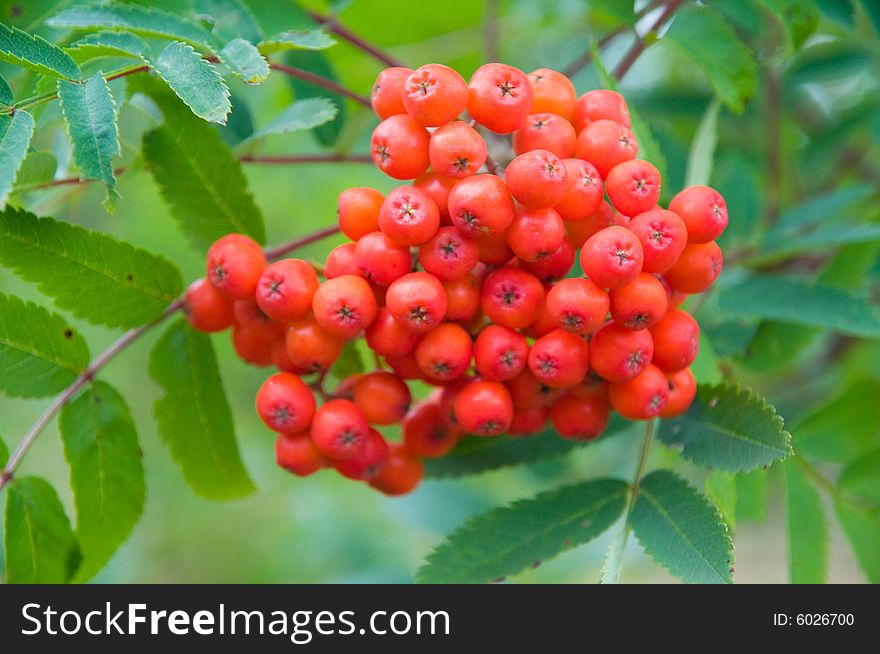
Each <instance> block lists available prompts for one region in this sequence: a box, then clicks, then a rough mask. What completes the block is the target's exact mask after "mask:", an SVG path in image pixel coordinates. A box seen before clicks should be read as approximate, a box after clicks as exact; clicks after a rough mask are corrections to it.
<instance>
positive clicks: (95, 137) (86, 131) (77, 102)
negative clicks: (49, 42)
mask: <svg viewBox="0 0 880 654" xmlns="http://www.w3.org/2000/svg"><path fill="white" fill-rule="evenodd" d="M58 97H59V98H60V99H61V111H62V113H63V114H64V120H65V121H66V123H67V134H68V136H69V137H70V141H71V143H73V160H74V162H75V163H76V166H77V168H78V169H79V176H80V178H81V179H94V180H97V181H99V182H101V183H102V184H104V186H105V187H107V199H106V201H105V206H106V207H107V210H108V211H111V212H112V210H113V208H114V207H115V205H116V198H118V197H119V194H118V193H117V192H116V176H115V175H114V174H113V157H117V156H119V132H118V131H117V129H116V103H115V102H114V101H113V95H111V93H110V87H109V86H107V82H106V81H105V80H104V74H103V73H102V72H101V71H98V72H97V73H95V74H94V75H92V76H91V77H90V78H89V79H88V80H86V82H85V84H74V83H72V82H65V81H64V80H59V81H58Z"/></svg>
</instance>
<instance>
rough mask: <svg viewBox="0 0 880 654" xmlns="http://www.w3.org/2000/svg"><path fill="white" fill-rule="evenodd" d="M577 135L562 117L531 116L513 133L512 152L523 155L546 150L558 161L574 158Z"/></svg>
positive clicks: (544, 114)
mask: <svg viewBox="0 0 880 654" xmlns="http://www.w3.org/2000/svg"><path fill="white" fill-rule="evenodd" d="M575 143H577V134H576V133H575V131H574V127H572V126H571V123H570V122H568V121H567V120H566V119H565V118H563V117H562V116H558V115H556V114H551V113H540V114H531V115H530V116H529V117H528V118H526V122H525V124H524V125H523V126H522V127H520V128H519V129H518V130H516V131H515V132H514V133H513V151H514V152H515V153H516V154H524V153H526V152H529V151H531V150H547V151H549V152H552V153H553V154H555V155H556V156H557V157H559V158H560V159H564V158H565V157H573V156H574V147H575Z"/></svg>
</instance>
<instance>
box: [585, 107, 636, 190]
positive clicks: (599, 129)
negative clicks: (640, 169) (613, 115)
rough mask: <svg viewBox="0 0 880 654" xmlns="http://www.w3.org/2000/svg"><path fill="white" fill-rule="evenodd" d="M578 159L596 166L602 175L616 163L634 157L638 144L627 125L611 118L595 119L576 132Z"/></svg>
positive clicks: (605, 174) (606, 173)
mask: <svg viewBox="0 0 880 654" xmlns="http://www.w3.org/2000/svg"><path fill="white" fill-rule="evenodd" d="M575 151H576V153H577V157H578V159H585V160H586V161H589V162H590V163H591V164H593V165H594V166H595V167H596V170H598V171H599V174H600V175H602V177H605V176H607V175H608V173H609V171H610V170H611V169H612V168H614V167H615V166H616V165H617V164H619V163H622V162H624V161H630V160H632V159H635V158H636V155H637V154H638V152H639V144H638V143H637V142H636V138H635V136H633V133H632V132H631V131H630V130H629V128H628V127H625V126H623V125H621V124H620V123H616V122H614V121H612V120H597V121H596V122H594V123H590V125H588V126H587V127H586V128H585V129H584V130H583V131H582V132H581V133H580V134H578V139H577V146H576V149H575Z"/></svg>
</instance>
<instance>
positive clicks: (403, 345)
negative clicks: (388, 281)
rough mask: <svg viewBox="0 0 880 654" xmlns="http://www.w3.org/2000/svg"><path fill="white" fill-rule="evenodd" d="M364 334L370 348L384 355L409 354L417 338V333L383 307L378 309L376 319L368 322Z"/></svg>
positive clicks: (397, 355) (400, 355)
mask: <svg viewBox="0 0 880 654" xmlns="http://www.w3.org/2000/svg"><path fill="white" fill-rule="evenodd" d="M364 335H365V336H366V339H367V345H368V346H369V347H370V349H371V350H373V351H374V352H375V353H376V354H379V355H381V356H384V357H402V356H405V355H407V354H409V353H410V352H412V351H413V349H414V348H415V346H416V342H417V341H418V339H419V337H418V334H416V333H414V332H412V331H410V330H409V329H408V328H407V327H406V326H405V325H404V324H403V323H402V322H400V321H398V320H397V319H396V318H395V317H394V316H392V315H391V312H390V311H389V310H388V309H387V308H385V307H382V308H381V309H379V312H378V313H377V314H376V319H375V320H373V322H372V323H370V325H369V326H368V327H367V329H366V330H365V333H364Z"/></svg>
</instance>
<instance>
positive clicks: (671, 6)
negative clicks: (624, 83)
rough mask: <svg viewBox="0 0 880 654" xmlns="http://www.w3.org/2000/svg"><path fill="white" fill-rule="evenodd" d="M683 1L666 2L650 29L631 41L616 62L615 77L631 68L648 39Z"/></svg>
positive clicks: (619, 76) (670, 0) (617, 77)
mask: <svg viewBox="0 0 880 654" xmlns="http://www.w3.org/2000/svg"><path fill="white" fill-rule="evenodd" d="M683 3H684V0H669V2H668V3H667V4H666V8H665V9H664V10H663V12H662V13H661V14H660V15H659V16H658V17H657V20H655V21H654V24H653V25H651V27H650V29H648V31H647V32H645V34H644V35H642V36H638V35H637V36H636V40H635V42H633V44H632V46H631V47H630V49H629V51H628V52H627V53H626V54H625V55H624V56H623V59H621V60H620V63H619V64H617V67H616V68H615V69H614V72H613V73H612V75H613V76H614V78H615V79H617V80H620V79H623V76H624V75H626V73H627V72H628V71H629V69H630V68H632V65H633V64H634V63H636V60H637V59H638V58H639V57H640V56H641V54H642V53H643V52H644V51H645V48H647V47H648V45H649V44H648V40H649V39H650V38H651V37H654V36H656V35H657V33H658V32H659V31H660V29H661V28H662V27H663V25H665V24H666V22H667V21H668V20H669V19H670V18H672V14H674V13H675V12H676V10H678V8H679V7H680V6H681V5H682V4H683Z"/></svg>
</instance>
